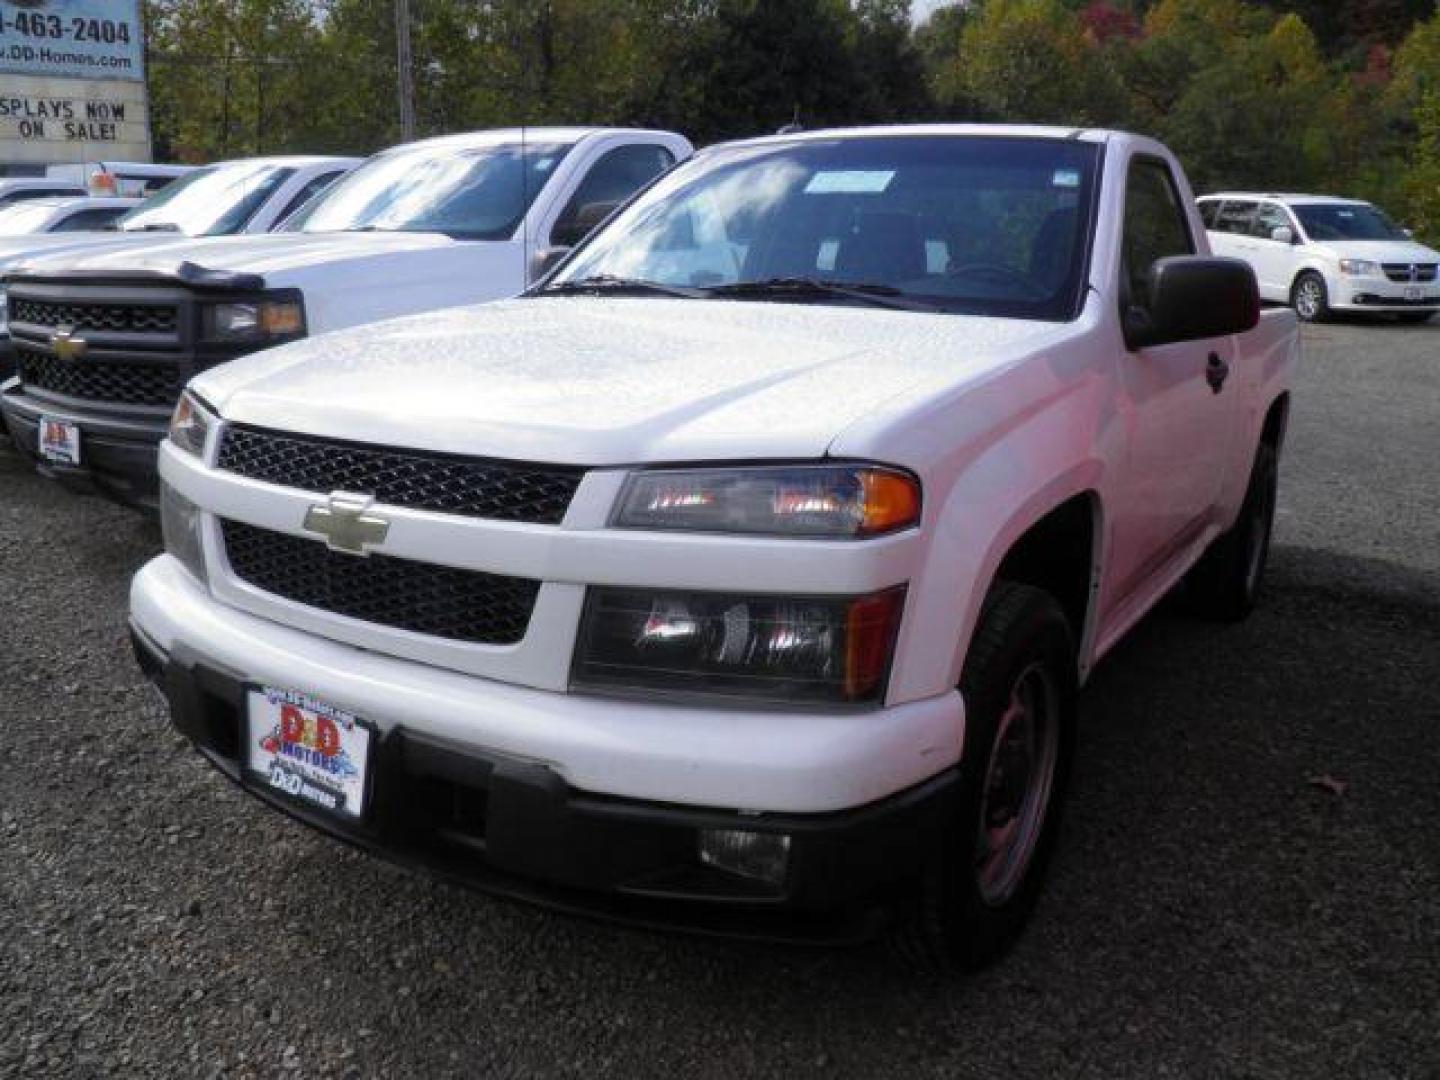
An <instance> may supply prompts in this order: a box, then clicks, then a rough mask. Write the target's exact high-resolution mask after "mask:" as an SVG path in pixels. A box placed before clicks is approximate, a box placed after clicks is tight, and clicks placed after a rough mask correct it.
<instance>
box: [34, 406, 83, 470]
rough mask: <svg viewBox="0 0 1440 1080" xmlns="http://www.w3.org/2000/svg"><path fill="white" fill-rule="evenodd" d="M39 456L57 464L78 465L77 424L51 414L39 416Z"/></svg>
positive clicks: (78, 441) (78, 431)
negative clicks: (57, 418)
mask: <svg viewBox="0 0 1440 1080" xmlns="http://www.w3.org/2000/svg"><path fill="white" fill-rule="evenodd" d="M40 456H41V457H43V458H44V459H45V460H46V461H53V462H55V464H57V465H79V464H80V428H79V425H77V424H72V423H70V422H69V421H68V420H56V419H55V418H54V417H51V416H42V417H40Z"/></svg>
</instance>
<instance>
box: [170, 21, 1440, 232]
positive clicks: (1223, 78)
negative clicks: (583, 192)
mask: <svg viewBox="0 0 1440 1080" xmlns="http://www.w3.org/2000/svg"><path fill="white" fill-rule="evenodd" d="M410 6H411V31H412V39H413V41H412V45H413V57H414V68H413V71H412V77H413V79H414V83H415V100H416V116H417V122H418V124H419V128H420V134H422V135H426V134H436V133H440V132H444V131H453V130H460V129H465V128H477V127H485V126H496V125H512V124H518V123H528V124H541V123H604V124H643V125H652V126H663V127H671V128H675V129H678V130H681V131H684V132H686V133H687V134H688V135H690V137H691V138H692V139H693V140H695V141H696V142H697V143H700V144H704V143H708V142H712V141H715V140H718V139H726V138H734V137H740V136H747V135H754V134H759V133H764V132H768V131H773V130H774V129H776V128H777V127H779V126H781V125H783V124H787V123H790V122H791V121H792V120H795V119H798V120H799V121H800V122H801V123H803V124H804V125H806V126H810V127H817V126H824V125H832V124H856V123H878V122H888V121H915V120H925V119H931V118H942V119H958V120H968V119H978V120H1005V121H1034V122H1044V123H1056V124H1067V125H1074V126H1077V127H1090V126H1117V127H1128V128H1131V129H1134V130H1139V131H1143V132H1146V133H1149V134H1153V135H1155V136H1157V137H1158V138H1160V139H1162V140H1164V141H1165V142H1167V143H1168V144H1169V145H1171V146H1172V147H1173V148H1174V149H1175V150H1176V151H1177V152H1178V153H1179V154H1180V155H1181V157H1182V158H1183V159H1184V160H1185V162H1186V165H1187V168H1188V169H1189V171H1190V173H1191V176H1192V179H1193V180H1194V182H1195V184H1196V187H1197V188H1198V189H1200V190H1205V189H1207V188H1214V187H1218V186H1237V187H1265V188H1286V189H1292V190H1293V189H1299V188H1310V189H1318V190H1323V191H1335V192H1343V193H1349V194H1356V195H1362V196H1366V197H1369V198H1372V199H1375V200H1376V201H1378V202H1380V203H1381V204H1382V205H1385V206H1386V207H1387V208H1389V209H1390V210H1391V211H1392V212H1393V213H1395V214H1397V215H1398V216H1400V217H1402V218H1404V219H1405V220H1406V221H1407V223H1409V224H1412V225H1413V226H1414V227H1415V228H1416V229H1417V230H1419V231H1421V232H1423V233H1425V234H1426V235H1428V236H1429V237H1430V238H1431V239H1434V240H1440V11H1437V10H1436V0H1346V2H1345V3H1343V4H1341V3H1335V2H1334V0H1273V2H1266V0H970V2H968V3H964V4H960V3H955V4H952V5H951V6H947V7H941V8H940V9H939V10H938V11H936V12H935V13H934V14H933V15H932V16H931V17H930V18H929V19H928V20H927V21H926V22H925V23H923V24H922V25H920V26H918V27H914V26H912V25H911V19H910V4H909V0H410ZM145 9H146V15H147V19H148V25H149V69H150V78H151V100H152V109H153V125H154V129H155V137H156V153H157V154H158V155H159V156H161V157H164V158H178V159H181V160H188V161H205V160H214V159H217V158H221V157H236V156H242V155H245V154H253V153H277V152H284V151H299V150H309V151H345V152H350V153H362V152H368V151H372V150H375V149H378V148H380V147H383V146H386V145H390V144H393V143H394V142H396V141H398V139H399V137H400V132H399V127H398V122H397V119H396V117H397V108H396V104H395V93H396V91H395V85H396V69H395V21H394V20H395V15H394V4H393V0H145Z"/></svg>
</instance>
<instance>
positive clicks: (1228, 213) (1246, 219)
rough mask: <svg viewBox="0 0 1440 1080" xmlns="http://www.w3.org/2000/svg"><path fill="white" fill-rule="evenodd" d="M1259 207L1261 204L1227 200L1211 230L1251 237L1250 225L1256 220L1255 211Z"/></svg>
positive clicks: (1217, 214) (1216, 215) (1216, 216)
mask: <svg viewBox="0 0 1440 1080" xmlns="http://www.w3.org/2000/svg"><path fill="white" fill-rule="evenodd" d="M1259 206H1260V204H1259V203H1256V202H1246V201H1241V200H1238V199H1226V200H1225V202H1224V203H1223V204H1222V205H1221V207H1220V209H1219V210H1218V211H1217V212H1216V214H1215V224H1214V225H1211V226H1210V228H1211V229H1212V230H1213V231H1215V232H1223V233H1236V234H1238V235H1240V236H1249V235H1250V224H1251V222H1252V221H1253V220H1254V218H1255V211H1256V209H1257V208H1258V207H1259Z"/></svg>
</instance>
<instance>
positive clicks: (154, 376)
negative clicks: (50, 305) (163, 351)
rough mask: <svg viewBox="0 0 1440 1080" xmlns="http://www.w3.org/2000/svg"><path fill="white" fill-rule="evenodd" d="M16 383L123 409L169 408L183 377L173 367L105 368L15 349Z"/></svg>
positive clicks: (95, 363) (93, 362)
mask: <svg viewBox="0 0 1440 1080" xmlns="http://www.w3.org/2000/svg"><path fill="white" fill-rule="evenodd" d="M15 358H16V360H17V361H18V362H19V364H18V366H19V370H20V382H21V383H22V384H24V385H25V386H27V387H30V388H33V389H36V390H48V391H50V392H51V393H52V394H64V395H65V396H66V397H73V398H80V399H83V400H86V401H104V402H107V403H114V404H123V405H153V406H156V407H158V408H170V407H171V406H173V405H174V404H175V401H176V399H177V398H178V397H179V396H180V388H181V385H182V382H183V376H182V375H181V373H180V371H179V369H178V368H177V367H176V366H175V365H174V364H163V365H160V364H109V363H105V362H103V361H98V360H90V359H86V358H83V357H82V358H81V359H79V360H60V359H58V358H56V357H54V356H50V355H48V354H47V353H42V352H39V351H37V350H34V349H27V348H24V347H17V348H16V351H15Z"/></svg>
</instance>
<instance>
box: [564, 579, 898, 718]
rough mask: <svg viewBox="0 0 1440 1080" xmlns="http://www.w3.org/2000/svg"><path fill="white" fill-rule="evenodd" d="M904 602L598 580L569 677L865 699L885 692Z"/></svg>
mask: <svg viewBox="0 0 1440 1080" xmlns="http://www.w3.org/2000/svg"><path fill="white" fill-rule="evenodd" d="M904 603H905V589H904V588H903V587H898V588H894V589H888V590H886V591H885V592H880V593H874V594H871V595H869V596H860V597H824V596H768V595H762V596H744V595H730V594H724V593H699V592H697V593H691V592H673V591H669V590H666V591H654V590H649V589H617V588H592V589H591V590H590V594H589V597H588V599H587V601H586V605H585V617H584V620H583V622H582V625H581V628H580V636H579V639H578V642H577V644H576V651H575V663H574V669H573V674H572V678H571V685H572V686H573V687H574V688H575V689H578V690H592V691H602V692H606V691H609V692H616V691H619V692H624V693H632V694H640V695H644V696H650V697H653V696H657V695H661V696H682V697H683V696H692V697H693V696H701V697H724V698H740V699H744V700H746V701H754V702H768V703H771V704H777V705H823V704H829V705H862V704H874V703H877V702H879V701H880V700H881V699H882V698H883V697H884V694H885V682H886V679H887V678H888V677H889V673H890V656H891V653H892V652H893V651H894V647H895V634H896V631H897V630H898V628H899V626H900V615H901V611H902V610H903V608H904Z"/></svg>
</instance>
